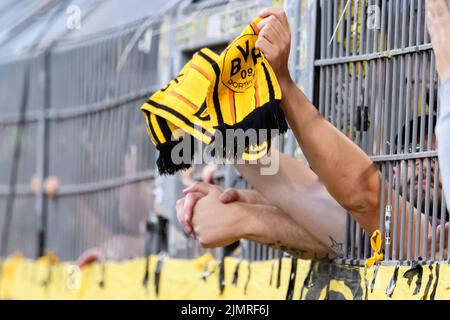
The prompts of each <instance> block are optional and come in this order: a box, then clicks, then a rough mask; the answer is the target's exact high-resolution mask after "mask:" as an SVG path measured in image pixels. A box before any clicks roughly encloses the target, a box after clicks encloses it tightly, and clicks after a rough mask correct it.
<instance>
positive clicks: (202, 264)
mask: <svg viewBox="0 0 450 320" xmlns="http://www.w3.org/2000/svg"><path fill="white" fill-rule="evenodd" d="M280 263H281V265H280ZM1 267H2V268H1V275H0V298H1V299H193V300H202V299H230V300H235V299H244V300H245V299H255V300H258V299H261V300H266V299H294V300H298V299H303V300H304V299H308V300H310V299H346V300H366V299H367V300H374V299H412V300H429V299H449V298H450V266H449V265H448V264H434V265H431V266H417V265H415V266H413V267H409V266H401V267H400V266H379V265H378V266H377V265H375V266H372V267H370V268H367V269H366V268H363V267H350V266H343V265H338V264H335V263H329V262H312V261H306V260H296V261H294V260H293V259H291V258H284V259H282V260H271V261H263V262H248V261H241V260H239V259H236V258H231V257H230V258H226V259H225V262H224V265H223V266H222V264H221V263H220V261H217V260H214V259H213V258H212V257H210V256H203V257H200V258H198V259H195V260H181V259H172V258H166V257H159V256H151V257H149V259H148V260H147V259H145V258H141V259H135V260H130V261H125V262H105V263H96V264H92V265H88V266H86V267H84V268H82V269H81V270H80V269H78V267H76V266H75V265H73V264H70V263H67V262H58V261H53V262H51V261H49V260H48V259H39V260H37V261H33V260H29V259H25V258H23V257H21V256H15V257H11V258H9V259H7V260H4V261H3V262H2V263H1ZM293 267H294V268H295V270H294V271H293V270H292V268H293Z"/></svg>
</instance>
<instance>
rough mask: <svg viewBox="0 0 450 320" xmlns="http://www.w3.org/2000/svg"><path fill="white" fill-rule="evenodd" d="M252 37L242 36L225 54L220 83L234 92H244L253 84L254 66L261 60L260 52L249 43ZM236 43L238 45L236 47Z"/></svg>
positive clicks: (251, 42)
mask: <svg viewBox="0 0 450 320" xmlns="http://www.w3.org/2000/svg"><path fill="white" fill-rule="evenodd" d="M250 37H255V36H254V35H245V36H242V37H240V38H238V39H236V41H235V42H234V44H233V45H231V46H230V47H229V48H228V49H227V52H226V54H225V59H224V65H223V72H222V82H223V84H224V85H226V86H227V87H228V88H230V89H231V90H233V91H235V92H244V91H245V90H247V89H248V88H250V87H252V86H253V85H254V82H255V77H256V71H255V66H256V64H257V63H258V59H259V58H261V57H262V56H261V52H260V51H259V50H258V49H256V48H255V47H254V44H253V43H254V41H250ZM236 43H239V44H238V45H236Z"/></svg>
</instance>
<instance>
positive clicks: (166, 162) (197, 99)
mask: <svg viewBox="0 0 450 320" xmlns="http://www.w3.org/2000/svg"><path fill="white" fill-rule="evenodd" d="M260 20H261V18H257V19H255V20H253V21H252V23H250V24H249V25H248V26H247V27H246V28H245V29H244V31H243V32H242V33H241V35H240V36H238V37H237V38H236V39H235V40H234V41H233V42H232V43H231V44H230V45H229V46H228V47H227V48H226V49H225V50H224V51H223V52H222V54H221V55H220V56H219V55H217V54H216V53H214V52H213V51H211V50H209V49H207V48H205V49H202V50H200V51H199V52H197V53H196V54H194V56H193V57H192V59H191V60H190V61H189V62H188V63H187V64H186V65H185V66H184V67H183V68H182V70H181V71H180V73H179V75H178V76H177V77H176V78H175V79H173V80H172V81H170V82H169V84H168V85H167V86H166V87H165V88H163V89H161V90H159V91H157V92H156V93H155V94H153V95H152V96H151V97H150V99H149V100H148V101H147V102H146V103H144V105H143V106H142V107H141V110H142V111H143V113H144V115H145V118H146V122H147V131H148V133H149V135H150V137H151V140H152V142H153V143H154V144H155V145H156V146H157V148H158V150H159V151H160V155H159V157H158V161H157V165H158V169H159V172H160V173H161V174H173V173H175V172H176V171H178V170H182V169H186V168H188V167H189V166H190V164H189V163H182V164H181V165H179V164H174V163H173V161H172V159H171V151H172V150H173V148H174V147H175V146H176V145H177V144H178V143H180V142H181V141H182V140H183V139H185V138H189V139H191V136H192V137H194V138H196V139H198V140H200V141H202V142H203V143H205V144H213V145H212V147H213V149H212V150H214V152H219V154H218V155H219V156H222V157H225V158H237V157H241V158H242V159H244V160H246V161H248V160H257V159H260V158H261V157H263V156H265V155H266V154H267V152H268V151H269V149H270V140H271V139H272V138H273V137H272V132H271V130H278V133H284V132H286V131H287V128H288V127H287V123H286V120H285V118H284V113H283V111H282V109H281V108H280V103H281V98H282V94H281V89H280V86H279V84H278V81H277V78H276V76H275V74H274V72H273V70H272V68H271V66H270V64H269V62H268V61H267V60H266V58H265V57H264V55H263V54H262V52H260V51H259V50H257V49H256V48H255V42H256V40H257V39H258V32H259V30H258V27H257V24H258V22H259V21H260ZM229 129H231V130H233V132H236V134H235V136H234V137H232V138H233V141H231V143H230V141H224V140H225V137H227V131H228V130H229ZM250 129H254V130H256V131H255V133H258V135H257V134H252V133H251V132H250V131H249V130H250ZM261 129H263V130H267V131H266V134H263V135H259V131H258V130H261ZM176 131H177V132H178V134H176V135H174V134H173V133H174V132H176ZM179 131H181V132H184V133H186V135H184V134H180V132H179ZM247 133H248V136H247ZM239 134H240V135H241V136H239ZM242 134H245V135H246V137H248V138H247V139H246V140H245V141H244V140H243V139H242V140H243V141H244V145H243V146H241V145H240V144H241V143H240V140H241V139H240V138H242ZM191 149H192V150H191V152H192V154H190V159H192V158H193V152H194V151H193V148H191ZM222 151H223V154H221V153H220V152H222ZM216 155H217V154H216Z"/></svg>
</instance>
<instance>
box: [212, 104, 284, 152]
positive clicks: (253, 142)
mask: <svg viewBox="0 0 450 320" xmlns="http://www.w3.org/2000/svg"><path fill="white" fill-rule="evenodd" d="M288 128H289V127H288V124H287V122H286V118H285V116H284V112H283V109H281V107H280V101H279V100H271V101H269V102H268V103H266V104H265V105H264V106H261V107H259V108H257V109H255V110H253V111H252V112H251V113H250V114H249V115H248V116H246V117H245V118H244V119H243V120H242V121H241V122H239V123H236V124H234V125H229V124H226V123H223V124H220V125H219V126H217V127H215V128H214V129H216V134H215V136H214V137H213V141H212V142H211V146H212V150H213V152H214V151H216V150H222V155H223V157H224V158H226V159H236V158H238V157H242V154H243V153H244V152H245V153H250V152H251V151H250V147H255V146H259V145H261V144H262V143H264V142H268V147H269V148H270V141H271V140H272V138H274V137H273V136H272V130H278V135H280V134H284V133H286V132H287V130H288ZM227 130H232V131H233V140H232V141H227ZM237 130H239V131H241V130H242V131H241V132H243V134H245V133H246V132H247V131H248V130H254V131H256V133H257V134H256V136H255V135H246V136H245V142H244V145H243V146H241V145H238V141H240V140H241V139H240V138H239V137H238V136H237V135H236V134H235V132H236V131H237ZM260 130H266V134H262V135H260ZM213 156H215V154H213Z"/></svg>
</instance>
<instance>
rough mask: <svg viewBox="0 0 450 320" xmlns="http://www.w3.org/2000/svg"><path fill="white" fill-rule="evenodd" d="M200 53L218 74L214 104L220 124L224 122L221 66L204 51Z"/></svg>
mask: <svg viewBox="0 0 450 320" xmlns="http://www.w3.org/2000/svg"><path fill="white" fill-rule="evenodd" d="M198 54H199V55H200V56H201V57H202V58H204V59H205V60H206V61H208V62H209V63H210V64H211V66H212V68H213V70H214V73H215V74H216V82H215V83H214V89H213V104H214V109H215V111H216V115H217V121H218V122H219V124H220V123H223V117H222V112H221V110H220V101H219V81H220V68H219V66H218V65H217V63H216V62H215V61H214V60H213V59H211V58H210V57H209V56H208V55H206V54H205V53H204V52H202V51H200V52H199V53H198Z"/></svg>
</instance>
